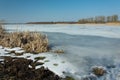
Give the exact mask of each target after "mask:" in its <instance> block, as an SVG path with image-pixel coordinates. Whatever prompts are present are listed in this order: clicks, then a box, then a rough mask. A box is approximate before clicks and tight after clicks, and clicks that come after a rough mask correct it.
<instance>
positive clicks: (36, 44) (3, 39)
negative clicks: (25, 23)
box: [0, 26, 48, 53]
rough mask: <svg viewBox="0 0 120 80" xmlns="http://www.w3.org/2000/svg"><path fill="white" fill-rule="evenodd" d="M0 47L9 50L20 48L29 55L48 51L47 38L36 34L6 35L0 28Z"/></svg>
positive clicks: (14, 33) (13, 33) (17, 33)
mask: <svg viewBox="0 0 120 80" xmlns="http://www.w3.org/2000/svg"><path fill="white" fill-rule="evenodd" d="M0 45H2V46H4V47H10V48H14V47H21V48H23V49H24V50H25V51H26V52H30V53H41V52H47V51H48V38H47V36H46V35H43V34H42V33H37V32H12V33H7V32H5V30H4V29H3V28H2V27H1V26H0Z"/></svg>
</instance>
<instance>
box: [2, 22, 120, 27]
mask: <svg viewBox="0 0 120 80" xmlns="http://www.w3.org/2000/svg"><path fill="white" fill-rule="evenodd" d="M16 24H21V25H22V24H23V25H24V24H33V25H34V24H36V25H43V24H45V25H54V24H71V25H72V24H73V25H74V24H76V25H79V24H80V25H90V26H99V25H105V26H120V22H118V23H116V22H115V23H114V22H113V23H77V22H76V23H3V24H2V25H16Z"/></svg>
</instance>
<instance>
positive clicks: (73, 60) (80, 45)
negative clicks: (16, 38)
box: [4, 24, 120, 80]
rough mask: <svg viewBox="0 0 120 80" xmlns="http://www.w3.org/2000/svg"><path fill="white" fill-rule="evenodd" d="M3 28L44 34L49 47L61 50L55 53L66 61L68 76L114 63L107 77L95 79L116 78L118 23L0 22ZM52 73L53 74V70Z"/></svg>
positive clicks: (119, 52)
mask: <svg viewBox="0 0 120 80" xmlns="http://www.w3.org/2000/svg"><path fill="white" fill-rule="evenodd" d="M4 27H5V28H6V29H7V30H8V31H37V32H43V33H45V34H47V36H48V39H49V45H50V46H51V48H52V49H63V50H64V52H65V53H64V54H61V55H58V56H59V57H60V58H62V59H64V60H65V61H67V62H69V63H70V65H71V67H70V66H68V67H69V68H68V69H67V70H66V71H68V74H69V73H70V74H69V75H72V76H76V77H77V78H78V79H80V78H79V77H81V76H84V75H89V74H90V68H91V67H92V66H103V67H106V66H109V65H115V66H116V68H114V69H111V70H110V73H109V74H108V75H107V76H104V77H103V78H100V79H98V80H117V78H118V77H117V76H118V75H119V71H120V27H118V26H117V27H116V26H104V25H97V26H95V25H79V24H54V25H4ZM50 68H51V67H50ZM62 68H67V67H65V66H63V67H62ZM51 69H52V68H51ZM53 71H54V70H53ZM54 72H56V73H57V70H55V71H54ZM66 73H67V72H66ZM58 74H59V72H58ZM118 80H120V78H119V79H118Z"/></svg>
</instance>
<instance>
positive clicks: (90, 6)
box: [0, 0, 120, 22]
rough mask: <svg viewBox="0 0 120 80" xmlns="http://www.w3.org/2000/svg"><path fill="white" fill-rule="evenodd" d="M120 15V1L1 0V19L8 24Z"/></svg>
mask: <svg viewBox="0 0 120 80" xmlns="http://www.w3.org/2000/svg"><path fill="white" fill-rule="evenodd" d="M112 14H118V15H119V14H120V0H0V19H4V20H6V22H31V21H32V22H33V21H77V20H79V19H80V18H86V17H93V16H99V15H105V16H106V15H112Z"/></svg>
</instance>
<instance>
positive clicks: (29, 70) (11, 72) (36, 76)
mask: <svg viewBox="0 0 120 80" xmlns="http://www.w3.org/2000/svg"><path fill="white" fill-rule="evenodd" d="M2 58H4V61H3V62H0V80H62V79H61V78H60V77H59V76H58V75H55V74H54V73H53V72H52V71H50V70H49V69H46V68H44V67H41V68H38V69H35V67H34V64H37V65H38V63H37V62H34V61H33V60H31V59H25V58H16V57H9V56H8V57H2ZM18 64H19V65H18ZM39 64H40V63H39ZM40 65H42V64H40ZM30 66H31V67H30Z"/></svg>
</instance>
